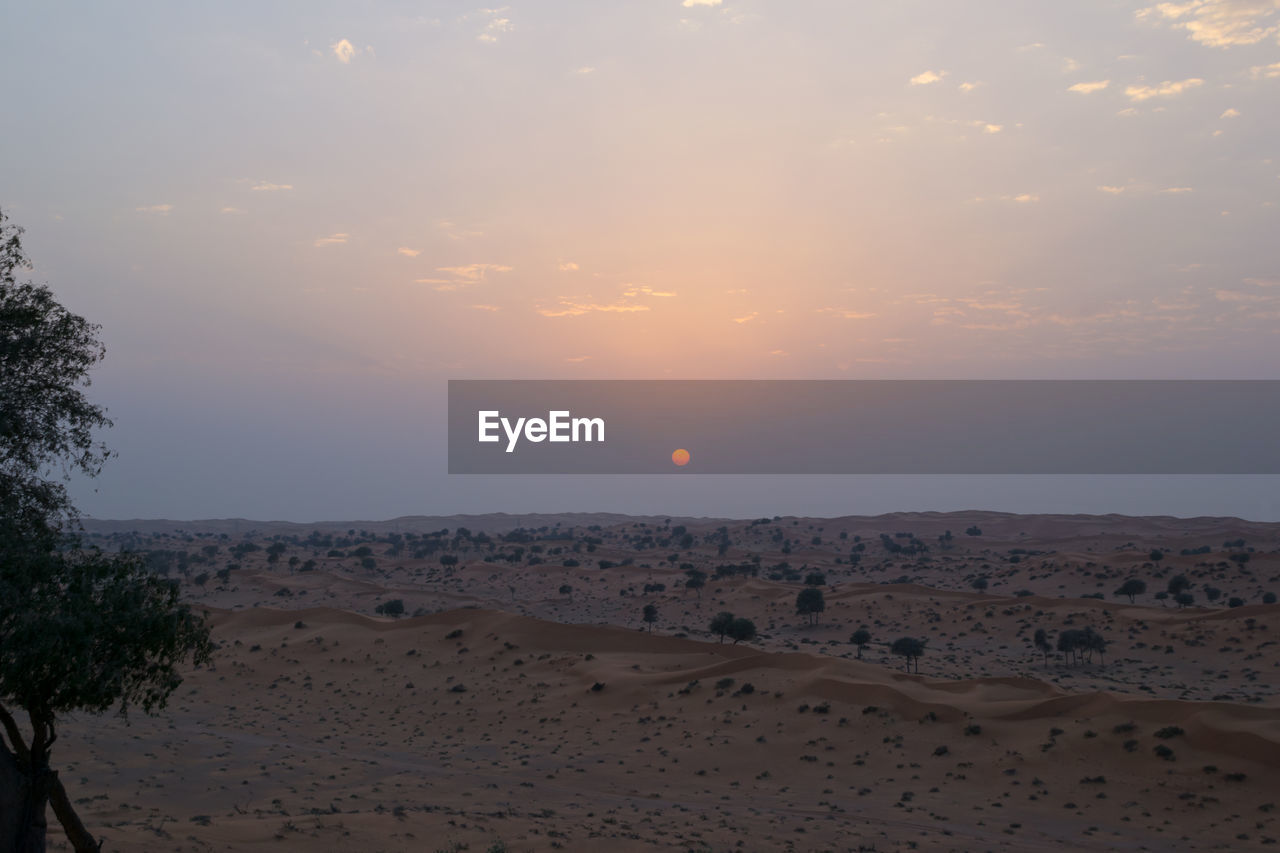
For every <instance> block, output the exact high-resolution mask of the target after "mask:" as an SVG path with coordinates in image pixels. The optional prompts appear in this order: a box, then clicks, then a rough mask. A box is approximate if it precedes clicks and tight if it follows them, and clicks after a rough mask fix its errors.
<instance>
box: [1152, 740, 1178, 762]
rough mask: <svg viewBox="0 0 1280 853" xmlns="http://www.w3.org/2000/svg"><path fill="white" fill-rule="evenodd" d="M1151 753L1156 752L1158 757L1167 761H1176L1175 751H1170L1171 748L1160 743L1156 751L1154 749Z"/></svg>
mask: <svg viewBox="0 0 1280 853" xmlns="http://www.w3.org/2000/svg"><path fill="white" fill-rule="evenodd" d="M1151 751H1152V752H1154V753H1155V754H1156V755H1158V756H1159V757H1161V758H1163V759H1164V760H1165V761H1173V760H1174V758H1173V750H1172V749H1170V748H1169V747H1167V746H1165V745H1164V744H1162V743H1160V744H1156V747H1155V749H1153V750H1151Z"/></svg>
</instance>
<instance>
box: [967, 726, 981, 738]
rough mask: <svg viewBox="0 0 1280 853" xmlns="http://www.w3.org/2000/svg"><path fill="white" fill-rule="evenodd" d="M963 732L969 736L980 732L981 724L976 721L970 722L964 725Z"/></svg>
mask: <svg viewBox="0 0 1280 853" xmlns="http://www.w3.org/2000/svg"><path fill="white" fill-rule="evenodd" d="M964 733H965V734H966V735H969V736H973V735H980V734H982V726H980V725H978V724H977V723H970V724H969V725H967V726H965V727H964Z"/></svg>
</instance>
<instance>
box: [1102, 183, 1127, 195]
mask: <svg viewBox="0 0 1280 853" xmlns="http://www.w3.org/2000/svg"><path fill="white" fill-rule="evenodd" d="M1098 192H1100V193H1110V194H1111V195H1120V193H1122V192H1124V187H1113V186H1108V185H1107V184H1103V185H1102V186H1100V187H1098Z"/></svg>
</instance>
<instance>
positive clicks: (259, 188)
mask: <svg viewBox="0 0 1280 853" xmlns="http://www.w3.org/2000/svg"><path fill="white" fill-rule="evenodd" d="M250 189H252V190H253V191H254V192H258V193H276V192H282V191H284V190H291V189H293V184H271V183H267V182H266V181H259V182H258V183H256V184H254V185H253V186H252V187H250Z"/></svg>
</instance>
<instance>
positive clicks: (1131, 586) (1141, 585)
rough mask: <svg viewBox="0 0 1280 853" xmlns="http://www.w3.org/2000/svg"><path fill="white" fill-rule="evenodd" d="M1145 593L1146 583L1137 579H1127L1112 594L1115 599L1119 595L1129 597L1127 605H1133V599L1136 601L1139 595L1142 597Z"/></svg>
mask: <svg viewBox="0 0 1280 853" xmlns="http://www.w3.org/2000/svg"><path fill="white" fill-rule="evenodd" d="M1146 591H1147V582H1146V581H1143V580H1138V579H1137V578H1129V579H1128V580H1127V581H1125V582H1124V583H1122V584H1121V585H1120V588H1119V589H1117V590H1116V591H1115V593H1113V594H1114V595H1115V596H1117V597H1119V596H1121V595H1127V596H1128V597H1129V603H1130V604H1133V603H1134V599H1136V598H1137V597H1138V596H1139V595H1142V594H1143V593H1144V592H1146Z"/></svg>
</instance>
